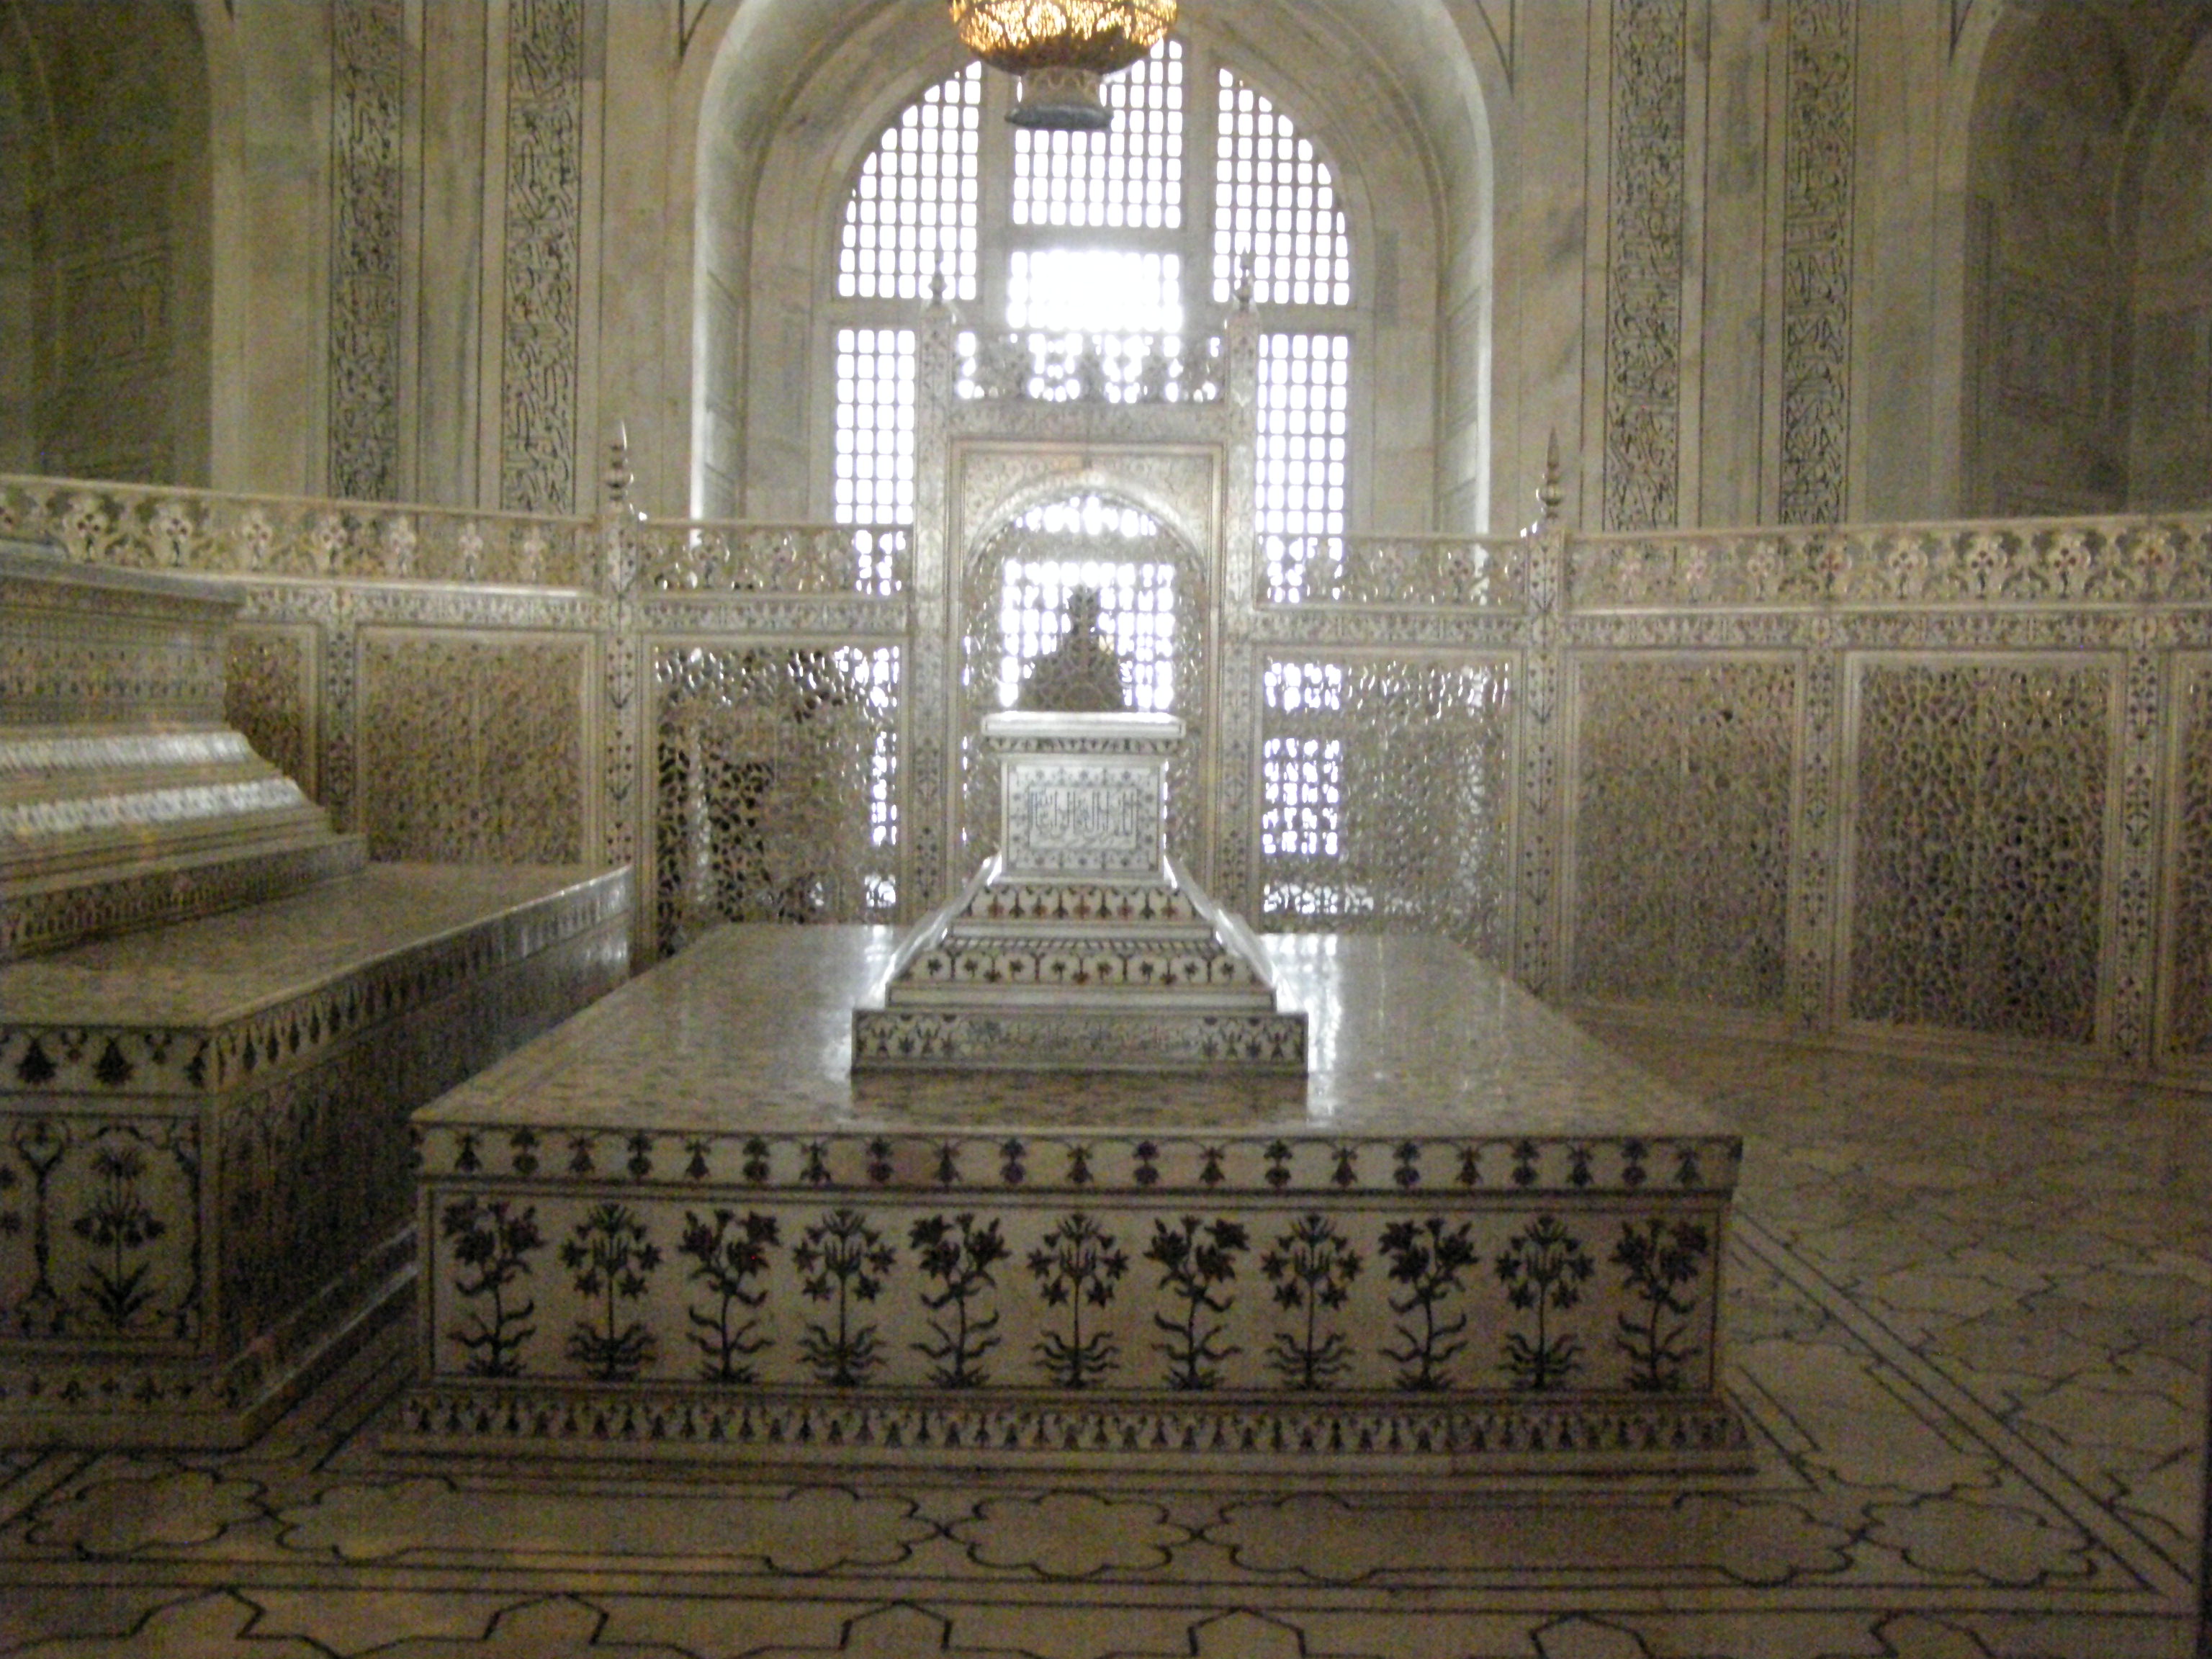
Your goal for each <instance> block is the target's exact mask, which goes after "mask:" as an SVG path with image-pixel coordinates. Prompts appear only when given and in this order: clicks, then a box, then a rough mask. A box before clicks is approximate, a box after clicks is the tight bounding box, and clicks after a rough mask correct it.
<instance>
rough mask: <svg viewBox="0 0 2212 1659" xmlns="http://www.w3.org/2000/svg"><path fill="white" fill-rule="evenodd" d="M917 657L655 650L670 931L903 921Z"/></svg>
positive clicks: (868, 652)
mask: <svg viewBox="0 0 2212 1659" xmlns="http://www.w3.org/2000/svg"><path fill="white" fill-rule="evenodd" d="M901 677H902V653H901V652H900V651H899V650H897V649H896V647H878V648H875V649H869V648H866V647H860V646H837V647H827V648H816V649H808V650H792V649H787V648H780V647H754V648H744V647H711V648H710V647H682V646H666V647H662V648H661V649H660V650H659V651H658V652H656V653H655V654H654V659H653V678H654V683H655V686H656V703H655V714H654V732H655V745H656V749H657V753H658V769H659V793H658V797H657V801H656V805H655V810H654V813H653V857H654V905H655V912H654V917H655V926H656V928H657V929H658V938H659V945H660V948H661V950H662V951H678V950H680V949H682V948H683V947H684V945H688V944H689V943H690V941H691V940H692V939H694V938H696V936H697V935H698V934H699V933H702V931H704V930H705V929H707V928H708V927H714V926H715V925H716V924H717V923H720V922H722V921H890V920H892V918H893V915H894V914H895V911H896V904H897V861H898V813H897V801H898V735H897V717H898V701H899V690H900V681H901Z"/></svg>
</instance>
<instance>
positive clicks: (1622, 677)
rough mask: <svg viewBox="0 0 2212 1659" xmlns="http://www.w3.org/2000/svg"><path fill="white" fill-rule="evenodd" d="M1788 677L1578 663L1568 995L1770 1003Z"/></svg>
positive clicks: (1788, 740) (1778, 978) (1775, 993)
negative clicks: (1570, 992)
mask: <svg viewBox="0 0 2212 1659" xmlns="http://www.w3.org/2000/svg"><path fill="white" fill-rule="evenodd" d="M1798 678H1799V676H1798V671H1797V666H1796V664H1795V663H1794V662H1791V661H1784V660H1775V659H1741V658H1736V659H1723V660H1710V659H1708V660H1703V661H1700V660H1695V659H1686V658H1680V657H1664V658H1661V657H1645V656H1637V655H1626V656H1607V657H1597V658H1588V659H1583V661H1581V662H1579V663H1578V664H1577V665H1576V671H1575V675H1574V697H1575V704H1574V709H1573V714H1572V719H1573V721H1574V724H1575V737H1574V745H1575V746H1574V760H1573V774H1572V775H1573V792H1574V793H1573V801H1572V805H1571V812H1572V815H1573V816H1572V826H1573V827H1572V829H1571V838H1570V846H1569V850H1568V861H1569V871H1568V877H1567V881H1568V891H1569V894H1570V899H1569V922H1568V950H1569V952H1570V962H1571V969H1570V974H1569V986H1570V988H1571V991H1572V992H1573V994H1576V995H1577V996H1584V997H1596V998H1607V999H1620V1000H1628V1001H1648V1002H1656V1003H1694V1004H1705V1005H1708V1006H1717V1007H1723V1008H1738V1009H1749V1010H1760V1011H1769V1010H1775V1011H1778V1010H1779V1009H1780V1008H1781V1007H1782V1006H1783V1001H1784V991H1785V980H1786V978H1787V971H1788V961H1789V916H1790V904H1789V901H1790V866H1791V861H1792V859H1791V835H1790V829H1791V812H1790V806H1791V794H1792V787H1793V779H1794V775H1795V772H1796V750H1797V742H1796V733H1797V703H1798Z"/></svg>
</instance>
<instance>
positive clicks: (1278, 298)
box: [1213, 70, 1352, 306]
mask: <svg viewBox="0 0 2212 1659" xmlns="http://www.w3.org/2000/svg"><path fill="white" fill-rule="evenodd" d="M1220 75H1221V85H1220V103H1219V107H1218V115H1217V116H1216V124H1215V131H1214V162H1213V297H1214V299H1215V301H1217V302H1219V303H1223V304H1225V303H1227V301H1229V300H1230V298H1231V296H1232V295H1234V294H1235V293H1236V291H1237V282H1238V279H1239V276H1240V268H1241V270H1249V274H1250V277H1251V281H1252V298H1253V300H1254V301H1255V303H1256V304H1260V305H1294V306H1346V305H1350V304H1351V303H1352V237H1351V234H1350V232H1349V230H1348V229H1347V228H1346V222H1345V216H1344V209H1343V208H1342V206H1341V205H1340V204H1339V203H1338V201H1337V199H1336V185H1335V181H1334V179H1332V178H1331V177H1330V175H1329V170H1328V163H1326V162H1324V161H1322V159H1321V158H1320V156H1318V155H1316V154H1315V153H1314V147H1313V145H1312V143H1310V141H1309V140H1307V139H1304V138H1301V137H1298V135H1297V129H1296V128H1295V127H1293V126H1292V125H1291V121H1290V118H1289V117H1288V116H1286V115H1285V114H1283V113H1282V112H1281V111H1279V110H1278V109H1277V108H1276V107H1275V106H1274V105H1273V104H1272V103H1270V102H1269V101H1268V100H1267V99H1265V98H1263V97H1262V96H1261V95H1260V94H1259V93H1257V92H1255V91H1254V90H1253V89H1252V88H1250V87H1249V86H1246V85H1245V84H1244V83H1243V82H1241V81H1239V80H1238V79H1237V76H1234V75H1233V74H1231V72H1230V71H1229V70H1222V71H1221V72H1220Z"/></svg>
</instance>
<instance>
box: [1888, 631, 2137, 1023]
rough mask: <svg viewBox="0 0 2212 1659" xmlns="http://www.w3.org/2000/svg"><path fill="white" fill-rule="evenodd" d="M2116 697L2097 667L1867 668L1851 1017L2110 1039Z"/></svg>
mask: <svg viewBox="0 0 2212 1659" xmlns="http://www.w3.org/2000/svg"><path fill="white" fill-rule="evenodd" d="M2111 696H2112V674H2111V672H2110V671H2108V670H2107V669H2106V668H2103V667H2096V666H2075V665H2069V666H2059V665H2047V664H2023V665H2018V666H2014V665H1998V664H1990V663H1980V664H1966V665H1954V666H1946V667H1921V666H1916V665H1891V664H1884V663H1875V664H1871V665H1868V666H1867V668H1866V669H1865V671H1864V673H1863V678H1862V679H1861V681H1860V683H1859V699H1858V723H1857V787H1856V805H1857V823H1856V827H1855V829H1854V832H1853V835H1852V838H1851V847H1850V857H1851V859H1852V867H1851V872H1850V881H1851V898H1852V907H1851V910H1850V957H1849V967H1850V1001H1849V1009H1850V1018H1853V1019H1859V1020H1874V1021H1881V1022H1884V1023H1887V1024H1899V1025H1929V1026H1948V1027H1949V1028H1951V1029H1953V1030H1966V1031H1977V1032H1984V1033H1988V1034H1990V1035H1998V1036H2020V1037H2033V1038H2042V1039H2049V1040H2056V1041H2059V1042H2075V1043H2087V1042H2090V1041H2091V1040H2092V1039H2093V1037H2094V1036H2095V1035H2096V1023H2097V989H2098V963H2099V959H2100V947H2101V944H2102V939H2101V937H2100V935H2101V928H2100V910H2101V908H2102V899H2103V889H2104V883H2105V856H2106V854H2105V817H2106V793H2107V790H2108V783H2107V775H2108V771H2109V757H2110V753H2111V747H2112V716H2111Z"/></svg>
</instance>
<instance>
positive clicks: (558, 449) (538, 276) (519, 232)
mask: <svg viewBox="0 0 2212 1659" xmlns="http://www.w3.org/2000/svg"><path fill="white" fill-rule="evenodd" d="M585 33H586V18H585V8H584V3H583V0H509V3H508V5H507V63H506V91H507V199H506V216H505V258H504V262H503V270H504V287H505V292H504V293H503V295H501V327H500V358H499V368H500V410H499V468H500V483H499V504H500V505H501V507H507V508H510V509H513V510H514V511H518V512H524V513H568V512H573V511H574V510H575V509H576V506H577V495H576V491H577V487H578V482H579V477H580V474H579V457H578V454H577V415H578V399H579V396H580V386H579V378H580V372H581V362H580V351H581V349H582V341H581V337H580V329H581V327H582V321H583V299H582V290H583V287H584V283H585V272H584V269H583V264H584V252H585V250H584V240H585V226H584V161H585V158H584V147H585V139H586V133H585V55H586V48H585ZM589 470H590V469H589V467H588V466H585V467H584V468H583V474H584V475H585V476H588V473H589Z"/></svg>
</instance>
